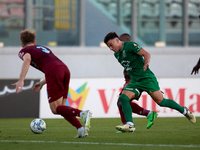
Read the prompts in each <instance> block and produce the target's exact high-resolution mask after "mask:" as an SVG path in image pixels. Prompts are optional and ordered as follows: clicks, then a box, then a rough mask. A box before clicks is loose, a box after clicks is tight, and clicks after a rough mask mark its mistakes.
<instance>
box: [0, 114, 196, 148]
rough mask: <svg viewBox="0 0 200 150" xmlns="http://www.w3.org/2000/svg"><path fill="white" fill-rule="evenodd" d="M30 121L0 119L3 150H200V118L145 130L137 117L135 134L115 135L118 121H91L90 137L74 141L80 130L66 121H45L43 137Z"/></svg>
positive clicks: (160, 122) (162, 123) (171, 121)
mask: <svg viewBox="0 0 200 150" xmlns="http://www.w3.org/2000/svg"><path fill="white" fill-rule="evenodd" d="M32 120H33V118H27V119H0V150H35V149H41V150H46V149H48V150H63V149H67V150H79V149H80V150H90V149H91V150H118V149H119V150H129V149H131V150H143V149H144V150H158V149H162V150H169V149H170V150H186V149H187V150H196V149H199V150H200V121H199V120H200V117H197V122H196V124H192V123H190V122H189V121H188V120H187V119H186V118H185V117H178V118H161V117H158V118H156V120H155V123H154V125H153V126H152V127H151V128H150V129H146V125H147V119H146V118H134V119H133V120H134V124H135V126H136V131H135V132H134V133H116V131H117V130H116V129H115V126H116V125H119V124H121V121H120V119H119V118H106V119H105V118H104V119H102V118H92V119H91V128H90V131H89V136H88V137H87V138H81V139H75V138H74V137H75V136H76V135H77V130H76V128H75V127H73V126H71V125H70V124H69V123H68V122H67V121H65V120H64V119H44V121H45V122H46V124H47V129H46V130H45V131H44V133H42V134H34V133H32V132H31V130H30V127H29V126H30V122H31V121H32Z"/></svg>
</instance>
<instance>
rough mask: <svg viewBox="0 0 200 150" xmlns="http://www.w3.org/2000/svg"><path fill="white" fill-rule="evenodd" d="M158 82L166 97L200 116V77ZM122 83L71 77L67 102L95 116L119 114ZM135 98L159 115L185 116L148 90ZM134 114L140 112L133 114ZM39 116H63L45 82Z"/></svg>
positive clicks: (113, 80) (106, 116) (114, 115)
mask: <svg viewBox="0 0 200 150" xmlns="http://www.w3.org/2000/svg"><path fill="white" fill-rule="evenodd" d="M158 82H159V85H160V88H161V90H162V91H163V92H164V97H165V98H169V99H173V100H175V101H176V102H177V103H179V104H180V105H181V106H187V107H188V108H189V109H190V110H191V111H192V112H193V113H194V115H195V116H200V88H199V86H200V79H197V78H196V79H192V78H160V79H158ZM123 84H124V79H123V78H81V79H71V81H70V89H69V93H68V100H67V104H66V105H70V106H72V107H74V108H78V109H80V110H91V111H92V113H93V118H117V117H120V116H119V112H118V108H117V104H116V103H117V100H118V97H119V93H120V91H121V88H122V86H123ZM134 102H136V103H138V104H139V105H140V106H141V107H143V108H145V109H149V110H154V111H157V112H158V116H159V117H181V116H183V115H182V114H180V113H179V112H178V111H176V110H172V109H169V108H164V107H160V106H159V105H157V104H156V103H155V102H154V101H153V100H152V99H151V97H150V96H149V95H148V94H147V93H146V92H144V93H143V94H142V96H141V97H140V99H139V100H138V101H136V100H134ZM133 117H141V116H139V115H136V114H133ZM40 118H61V116H59V115H54V114H52V112H51V110H50V108H49V104H48V100H47V92H46V87H45V86H44V87H43V89H42V90H41V92H40Z"/></svg>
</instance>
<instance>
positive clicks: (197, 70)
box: [191, 65, 199, 75]
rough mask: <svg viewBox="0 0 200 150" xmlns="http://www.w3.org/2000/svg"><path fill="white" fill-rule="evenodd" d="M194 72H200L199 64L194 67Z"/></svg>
mask: <svg viewBox="0 0 200 150" xmlns="http://www.w3.org/2000/svg"><path fill="white" fill-rule="evenodd" d="M193 73H194V75H195V74H198V73H199V65H196V66H194V68H193V69H192V72H191V75H192V74H193Z"/></svg>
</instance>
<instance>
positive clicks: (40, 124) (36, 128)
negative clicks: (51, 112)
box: [30, 118, 46, 134]
mask: <svg viewBox="0 0 200 150" xmlns="http://www.w3.org/2000/svg"><path fill="white" fill-rule="evenodd" d="M30 128H31V131H32V132H33V133H35V134H40V133H42V132H44V130H45V129H46V123H45V121H44V120H42V119H39V118H37V119H34V120H33V121H32V122H31V124H30Z"/></svg>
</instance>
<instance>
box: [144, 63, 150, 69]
mask: <svg viewBox="0 0 200 150" xmlns="http://www.w3.org/2000/svg"><path fill="white" fill-rule="evenodd" d="M148 66H149V63H146V64H144V66H143V70H144V71H146V70H147V67H148Z"/></svg>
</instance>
